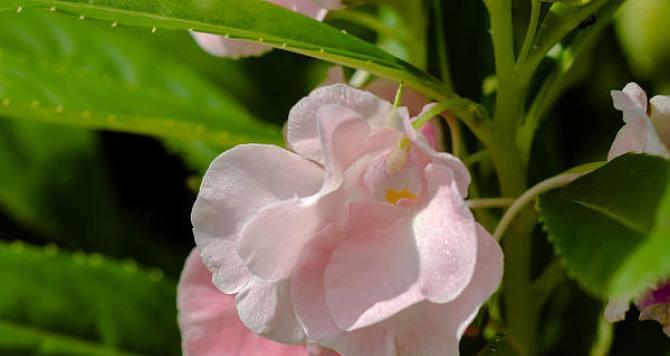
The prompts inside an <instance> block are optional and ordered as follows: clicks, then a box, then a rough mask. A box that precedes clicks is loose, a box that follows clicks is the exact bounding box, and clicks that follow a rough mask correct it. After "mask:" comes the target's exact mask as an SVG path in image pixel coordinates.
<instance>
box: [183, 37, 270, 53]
mask: <svg viewBox="0 0 670 356" xmlns="http://www.w3.org/2000/svg"><path fill="white" fill-rule="evenodd" d="M192 35H193V38H194V39H195V41H196V43H198V45H199V46H200V48H202V49H203V50H205V51H206V52H207V53H209V54H211V55H213V56H217V57H226V58H232V59H238V58H241V57H251V56H260V55H263V54H265V53H267V52H269V51H270V50H272V47H268V46H265V45H260V44H257V43H254V42H251V41H245V40H235V39H228V38H225V37H223V36H219V35H213V34H211V33H200V32H193V33H192Z"/></svg>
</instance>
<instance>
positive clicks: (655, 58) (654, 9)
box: [616, 0, 670, 81]
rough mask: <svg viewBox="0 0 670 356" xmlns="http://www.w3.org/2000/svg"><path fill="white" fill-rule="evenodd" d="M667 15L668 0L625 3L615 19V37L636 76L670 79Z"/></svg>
mask: <svg viewBox="0 0 670 356" xmlns="http://www.w3.org/2000/svg"><path fill="white" fill-rule="evenodd" d="M668 13H670V1H668V0H635V1H627V2H626V3H625V4H624V5H623V6H622V7H621V12H620V15H619V16H618V18H617V23H616V24H617V26H616V29H617V34H618V35H619V38H620V39H621V45H622V46H623V49H624V53H625V54H626V56H627V58H628V60H629V62H630V64H631V67H632V69H633V71H634V73H635V74H637V75H640V76H643V77H645V78H646V79H649V80H658V79H661V78H658V75H659V74H661V75H662V79H664V80H666V81H667V80H670V73H669V72H668V71H667V68H668V66H669V65H670V24H669V23H668V21H667V15H668Z"/></svg>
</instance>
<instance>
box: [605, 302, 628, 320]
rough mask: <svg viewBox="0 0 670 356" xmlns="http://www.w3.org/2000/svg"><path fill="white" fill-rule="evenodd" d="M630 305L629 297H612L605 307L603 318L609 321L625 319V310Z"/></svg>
mask: <svg viewBox="0 0 670 356" xmlns="http://www.w3.org/2000/svg"><path fill="white" fill-rule="evenodd" d="M629 305H630V298H629V297H625V298H612V299H610V300H609V302H608V303H607V307H606V308H605V319H606V320H607V321H609V322H610V323H614V322H617V321H621V320H624V319H626V312H627V311H628V308H629Z"/></svg>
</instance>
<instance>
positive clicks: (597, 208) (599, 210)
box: [572, 200, 649, 236]
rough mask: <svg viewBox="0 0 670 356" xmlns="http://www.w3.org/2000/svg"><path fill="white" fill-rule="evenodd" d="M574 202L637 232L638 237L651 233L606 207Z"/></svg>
mask: <svg viewBox="0 0 670 356" xmlns="http://www.w3.org/2000/svg"><path fill="white" fill-rule="evenodd" d="M572 201H573V202H574V203H575V204H578V205H580V206H582V207H584V208H587V209H589V210H592V211H594V212H596V213H599V214H601V215H604V216H605V217H607V218H610V220H613V221H615V222H617V223H618V224H620V225H621V226H623V227H625V228H627V229H629V230H631V231H633V232H635V233H636V234H638V235H642V236H644V235H646V234H648V233H649V231H647V230H646V229H645V228H644V227H643V226H640V225H638V224H636V223H635V222H633V221H631V220H629V219H626V218H625V217H624V216H621V215H620V214H617V213H616V212H613V211H611V210H608V209H607V208H605V207H601V206H598V205H596V204H593V203H589V202H587V201H583V200H572Z"/></svg>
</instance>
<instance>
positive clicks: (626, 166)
mask: <svg viewBox="0 0 670 356" xmlns="http://www.w3.org/2000/svg"><path fill="white" fill-rule="evenodd" d="M668 187H670V163H669V162H668V161H667V160H664V159H661V158H657V157H652V156H645V155H627V156H624V157H621V158H618V159H615V160H613V161H612V162H610V163H609V164H607V165H605V166H603V167H602V168H600V169H598V170H596V171H594V172H593V173H591V174H589V175H586V176H584V177H582V178H580V179H578V180H576V181H575V182H573V183H572V184H570V185H568V186H566V187H564V188H562V189H559V190H556V191H553V192H550V193H547V194H544V195H542V196H541V197H540V199H539V203H538V204H539V208H540V211H541V215H542V220H543V222H544V226H545V228H546V230H547V231H548V233H549V235H550V238H551V240H552V241H553V243H554V245H555V247H556V250H557V251H558V253H559V254H560V255H561V257H562V258H563V261H564V263H565V266H566V267H567V269H568V271H569V273H570V274H571V275H572V276H573V277H574V278H575V279H576V280H577V281H578V282H579V283H580V284H581V286H582V287H584V288H585V289H586V290H588V291H590V292H591V293H593V294H594V295H598V296H603V297H607V296H613V295H615V296H621V295H625V296H630V297H632V296H635V294H636V293H638V292H640V291H642V290H643V289H644V288H646V287H648V286H649V285H653V283H655V282H657V281H658V280H659V279H661V278H665V277H667V276H668V275H670V260H668V258H667V256H668V255H670V233H669V231H670V219H669V218H668V217H670V189H668Z"/></svg>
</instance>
